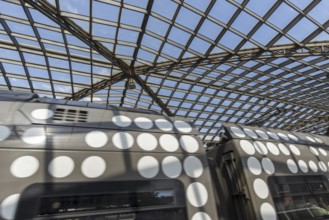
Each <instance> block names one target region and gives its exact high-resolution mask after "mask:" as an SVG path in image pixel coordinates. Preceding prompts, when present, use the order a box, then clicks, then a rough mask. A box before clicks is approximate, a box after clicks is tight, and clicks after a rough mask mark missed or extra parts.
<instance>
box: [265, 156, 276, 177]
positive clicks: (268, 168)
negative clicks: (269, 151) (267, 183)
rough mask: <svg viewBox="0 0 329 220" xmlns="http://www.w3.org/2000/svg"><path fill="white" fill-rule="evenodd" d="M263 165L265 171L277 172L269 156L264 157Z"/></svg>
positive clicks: (269, 172)
mask: <svg viewBox="0 0 329 220" xmlns="http://www.w3.org/2000/svg"><path fill="white" fill-rule="evenodd" d="M262 166H263V169H264V171H265V173H267V174H269V175H271V174H273V173H274V172H275V168H274V164H273V162H272V161H271V160H270V159H269V158H263V159H262Z"/></svg>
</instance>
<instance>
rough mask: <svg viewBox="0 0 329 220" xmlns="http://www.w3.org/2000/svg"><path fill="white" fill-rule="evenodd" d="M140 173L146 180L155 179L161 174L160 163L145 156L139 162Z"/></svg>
mask: <svg viewBox="0 0 329 220" xmlns="http://www.w3.org/2000/svg"><path fill="white" fill-rule="evenodd" d="M137 171H138V173H139V174H140V175H141V176H142V177H145V178H153V177H155V176H156V175H157V174H158V172H159V162H158V160H157V159H155V158H154V157H152V156H144V157H142V158H141V159H139V160H138V162H137Z"/></svg>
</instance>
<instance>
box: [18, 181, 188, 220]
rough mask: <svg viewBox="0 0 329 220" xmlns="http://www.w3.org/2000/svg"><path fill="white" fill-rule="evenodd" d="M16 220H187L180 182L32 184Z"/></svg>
mask: <svg viewBox="0 0 329 220" xmlns="http://www.w3.org/2000/svg"><path fill="white" fill-rule="evenodd" d="M17 215H18V218H17V219H24V218H26V217H28V218H31V219H32V218H33V219H44V218H46V219H48V218H51V219H74V220H84V219H116V220H121V219H122V220H123V219H124V220H127V219H130V220H138V219H152V220H153V219H157V220H162V219H163V220H168V219H177V220H179V219H186V216H187V215H186V204H185V196H184V188H183V185H182V183H181V182H179V181H178V180H161V181H159V180H151V181H135V182H132V181H119V182H96V183H95V182H93V183H56V184H33V185H31V186H30V187H28V188H27V190H25V191H24V193H23V194H22V199H21V201H20V203H19V204H18V210H17ZM23 216H24V217H23Z"/></svg>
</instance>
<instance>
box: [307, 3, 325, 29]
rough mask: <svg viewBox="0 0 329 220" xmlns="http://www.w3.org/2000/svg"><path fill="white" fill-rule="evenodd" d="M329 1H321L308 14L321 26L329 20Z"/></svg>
mask: <svg viewBox="0 0 329 220" xmlns="http://www.w3.org/2000/svg"><path fill="white" fill-rule="evenodd" d="M328 9H329V1H320V2H319V3H318V4H317V5H316V6H315V8H313V9H312V10H311V11H310V12H309V13H308V14H309V15H310V16H311V17H313V18H314V19H315V20H316V21H317V22H319V23H320V24H324V23H325V22H327V21H328V20H329V13H328Z"/></svg>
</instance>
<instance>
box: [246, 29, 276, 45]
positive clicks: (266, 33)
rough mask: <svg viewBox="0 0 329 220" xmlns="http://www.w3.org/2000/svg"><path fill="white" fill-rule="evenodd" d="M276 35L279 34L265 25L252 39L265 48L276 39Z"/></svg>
mask: <svg viewBox="0 0 329 220" xmlns="http://www.w3.org/2000/svg"><path fill="white" fill-rule="evenodd" d="M276 34H277V32H276V31H275V30H273V29H272V28H270V27H269V26H267V25H266V24H263V25H262V26H261V27H260V28H259V29H258V31H256V33H255V34H254V35H253V36H252V38H253V39H254V40H256V41H257V42H259V43H261V44H262V45H264V46H265V45H267V44H268V43H269V42H270V40H272V39H273V38H274V36H275V35H276Z"/></svg>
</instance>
